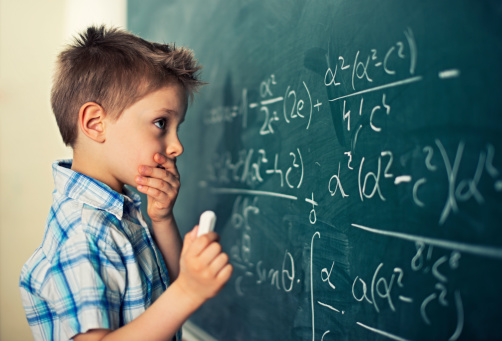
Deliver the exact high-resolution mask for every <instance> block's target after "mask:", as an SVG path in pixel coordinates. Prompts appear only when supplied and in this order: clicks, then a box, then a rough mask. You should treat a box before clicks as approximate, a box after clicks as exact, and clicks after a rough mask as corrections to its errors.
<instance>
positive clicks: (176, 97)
mask: <svg viewBox="0 0 502 341" xmlns="http://www.w3.org/2000/svg"><path fill="white" fill-rule="evenodd" d="M186 109H187V95H186V93H185V90H184V89H183V87H182V86H181V85H179V84H178V83H174V82H173V84H170V85H168V86H166V87H163V88H161V89H160V90H157V91H155V92H152V93H150V94H148V95H146V96H145V97H143V98H142V99H141V100H139V101H137V102H136V103H134V104H133V105H132V106H130V107H129V108H127V109H126V110H124V111H123V112H122V115H121V116H120V117H119V118H118V119H117V120H113V119H111V118H108V119H107V120H106V121H107V122H106V141H105V153H107V155H106V158H105V159H107V160H108V161H107V168H108V169H107V173H108V175H109V176H111V178H110V179H109V180H110V181H109V185H111V187H112V188H113V189H115V190H117V191H118V192H121V190H122V186H123V185H124V184H127V185H130V186H132V187H136V186H137V184H136V182H135V181H134V179H135V176H136V175H138V168H139V166H140V165H146V166H152V167H156V166H158V164H157V163H156V162H155V161H154V155H155V154H156V153H160V154H162V155H164V156H166V157H167V158H169V159H174V158H176V157H178V156H180V155H181V154H182V153H183V146H182V145H181V143H180V140H179V139H178V131H177V130H178V127H179V125H180V124H181V123H182V122H183V120H184V118H185V112H186ZM115 187H116V188H115Z"/></svg>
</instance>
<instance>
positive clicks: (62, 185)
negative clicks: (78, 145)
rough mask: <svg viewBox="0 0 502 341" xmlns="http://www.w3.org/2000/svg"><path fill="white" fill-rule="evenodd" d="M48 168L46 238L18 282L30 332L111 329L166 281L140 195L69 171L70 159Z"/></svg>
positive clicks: (64, 336)
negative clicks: (49, 200) (50, 181)
mask: <svg viewBox="0 0 502 341" xmlns="http://www.w3.org/2000/svg"><path fill="white" fill-rule="evenodd" d="M52 167H53V174H54V183H55V190H54V193H53V196H54V201H53V204H52V207H51V211H50V214H49V217H48V218H47V225H46V231H45V236H44V239H43V242H42V245H41V246H40V247H39V248H38V249H36V251H35V253H34V254H33V255H32V256H31V258H30V259H29V260H28V261H27V262H26V264H25V265H24V267H23V269H22V272H21V278H20V284H19V285H20V288H21V296H22V300H23V305H24V309H25V313H26V317H27V319H28V323H29V324H30V327H31V330H32V333H33V336H34V338H35V339H36V340H68V339H70V338H72V337H73V336H75V335H76V334H78V333H84V332H86V331H88V330H89V329H94V328H107V329H112V330H114V329H117V328H119V327H121V326H123V325H125V324H127V323H128V322H130V321H132V320H133V319H134V318H136V317H138V316H139V315H140V314H141V313H142V312H144V311H145V310H146V309H147V308H148V307H149V306H150V305H151V304H152V303H153V302H154V301H155V300H156V299H157V298H158V297H159V296H160V295H161V294H162V293H163V292H164V290H165V289H166V288H167V286H168V285H169V278H168V275H167V268H166V266H165V264H164V261H163V259H162V254H161V253H160V251H159V250H158V248H157V246H156V245H155V243H154V241H153V239H152V235H151V233H150V231H149V229H148V227H147V224H146V223H145V221H144V220H143V218H142V215H141V211H140V198H139V196H138V195H137V194H135V193H133V192H132V191H130V190H127V189H126V188H125V189H124V195H122V194H119V193H117V192H115V191H113V190H111V189H110V188H109V187H108V186H106V185H105V184H103V183H101V182H99V181H96V180H94V179H92V178H89V177H87V176H85V175H82V174H80V173H77V172H74V171H72V170H71V169H70V168H71V160H65V161H59V162H55V163H54V164H53V166H52ZM178 337H179V335H178Z"/></svg>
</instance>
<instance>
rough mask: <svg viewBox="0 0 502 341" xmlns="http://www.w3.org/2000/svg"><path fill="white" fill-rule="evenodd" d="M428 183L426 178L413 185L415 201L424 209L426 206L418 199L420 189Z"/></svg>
mask: <svg viewBox="0 0 502 341" xmlns="http://www.w3.org/2000/svg"><path fill="white" fill-rule="evenodd" d="M426 182H427V179H426V178H421V179H419V180H417V182H415V184H414V185H413V201H414V202H415V204H416V205H417V206H418V207H424V206H425V204H424V203H423V201H421V200H420V199H419V198H418V188H419V187H420V186H422V185H423V184H425V183H426Z"/></svg>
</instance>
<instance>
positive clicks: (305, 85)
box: [303, 82, 313, 129]
mask: <svg viewBox="0 0 502 341" xmlns="http://www.w3.org/2000/svg"><path fill="white" fill-rule="evenodd" d="M303 86H304V87H305V90H307V94H308V95H309V101H310V115H309V123H308V124H307V129H309V127H310V121H311V120H312V105H313V104H312V96H310V91H309V88H308V87H307V84H305V82H303Z"/></svg>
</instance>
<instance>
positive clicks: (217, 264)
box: [209, 252, 229, 274]
mask: <svg viewBox="0 0 502 341" xmlns="http://www.w3.org/2000/svg"><path fill="white" fill-rule="evenodd" d="M228 261H229V258H228V255H227V254H226V253H224V252H221V253H220V254H219V255H217V256H216V257H215V258H214V259H213V261H212V262H211V263H210V264H209V268H210V269H211V271H212V272H213V273H214V274H217V273H218V272H220V271H221V269H223V267H225V265H227V263H228Z"/></svg>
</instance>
